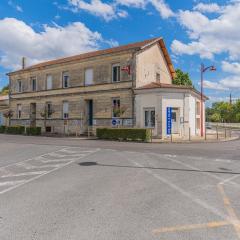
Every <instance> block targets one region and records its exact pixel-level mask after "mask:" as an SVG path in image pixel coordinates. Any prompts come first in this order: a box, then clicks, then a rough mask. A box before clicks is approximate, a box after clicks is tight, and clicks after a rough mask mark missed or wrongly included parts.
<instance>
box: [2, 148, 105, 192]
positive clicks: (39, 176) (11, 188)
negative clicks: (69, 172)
mask: <svg viewBox="0 0 240 240" xmlns="http://www.w3.org/2000/svg"><path fill="white" fill-rule="evenodd" d="M99 150H100V149H98V150H96V151H94V152H92V153H89V154H87V155H85V156H82V157H79V158H78V159H75V160H73V161H70V162H67V163H66V164H62V165H61V166H59V167H57V168H54V169H52V170H50V171H47V172H45V173H43V174H41V175H37V176H36V177H33V178H31V179H29V180H24V182H21V183H20V182H19V183H17V184H16V181H15V185H13V186H12V187H9V188H7V189H5V190H3V191H0V195H1V194H4V193H7V192H10V191H12V190H14V189H16V188H18V187H21V186H23V185H25V184H27V183H30V182H32V181H34V180H37V179H38V178H41V177H42V176H44V175H47V174H49V173H52V172H55V171H57V170H59V169H61V168H63V167H66V166H68V165H70V164H72V163H74V162H75V161H76V160H80V159H81V158H84V157H87V156H89V155H91V154H93V153H96V152H97V151H99ZM31 160H32V159H31ZM28 161H30V160H28ZM24 162H26V161H22V163H24Z"/></svg>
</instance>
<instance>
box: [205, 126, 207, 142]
mask: <svg viewBox="0 0 240 240" xmlns="http://www.w3.org/2000/svg"><path fill="white" fill-rule="evenodd" d="M205 141H207V128H205Z"/></svg>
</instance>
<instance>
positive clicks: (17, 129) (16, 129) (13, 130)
mask: <svg viewBox="0 0 240 240" xmlns="http://www.w3.org/2000/svg"><path fill="white" fill-rule="evenodd" d="M24 132H25V128H24V126H9V127H6V129H5V133H9V134H24Z"/></svg>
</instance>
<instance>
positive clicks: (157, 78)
mask: <svg viewBox="0 0 240 240" xmlns="http://www.w3.org/2000/svg"><path fill="white" fill-rule="evenodd" d="M160 80H161V75H160V73H156V82H157V83H160Z"/></svg>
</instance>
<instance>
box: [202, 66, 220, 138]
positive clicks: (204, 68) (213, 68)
mask: <svg viewBox="0 0 240 240" xmlns="http://www.w3.org/2000/svg"><path fill="white" fill-rule="evenodd" d="M207 70H209V71H211V72H214V71H216V70H217V69H216V67H214V66H213V65H212V66H209V67H205V66H204V64H203V63H202V64H201V137H203V74H204V73H205V72H206V71H207Z"/></svg>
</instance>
